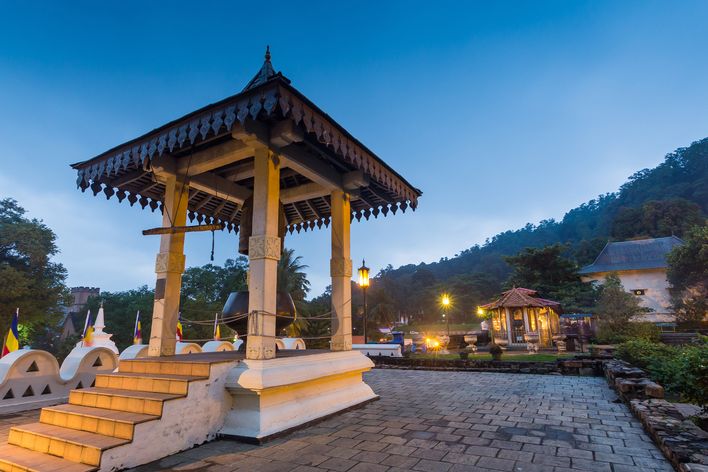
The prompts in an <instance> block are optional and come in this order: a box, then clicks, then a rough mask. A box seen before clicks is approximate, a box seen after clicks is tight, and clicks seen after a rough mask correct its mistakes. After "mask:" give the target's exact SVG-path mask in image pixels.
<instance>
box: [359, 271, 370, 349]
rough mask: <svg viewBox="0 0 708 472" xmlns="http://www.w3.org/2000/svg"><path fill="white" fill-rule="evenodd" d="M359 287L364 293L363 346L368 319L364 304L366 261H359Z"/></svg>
mask: <svg viewBox="0 0 708 472" xmlns="http://www.w3.org/2000/svg"><path fill="white" fill-rule="evenodd" d="M359 287H361V289H362V291H363V292H364V344H366V319H367V318H368V317H369V306H368V305H367V302H366V289H367V288H369V268H368V267H366V261H365V260H364V259H362V260H361V267H359Z"/></svg>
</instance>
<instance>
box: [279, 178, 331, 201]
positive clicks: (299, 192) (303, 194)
mask: <svg viewBox="0 0 708 472" xmlns="http://www.w3.org/2000/svg"><path fill="white" fill-rule="evenodd" d="M330 192H331V191H330V190H328V189H326V188H323V187H322V186H321V185H320V184H316V183H314V182H310V183H309V184H303V185H298V186H297V187H290V188H284V189H282V190H281V191H280V201H281V202H283V204H286V203H295V202H300V201H303V200H309V199H311V198H317V197H323V196H325V195H329V194H330Z"/></svg>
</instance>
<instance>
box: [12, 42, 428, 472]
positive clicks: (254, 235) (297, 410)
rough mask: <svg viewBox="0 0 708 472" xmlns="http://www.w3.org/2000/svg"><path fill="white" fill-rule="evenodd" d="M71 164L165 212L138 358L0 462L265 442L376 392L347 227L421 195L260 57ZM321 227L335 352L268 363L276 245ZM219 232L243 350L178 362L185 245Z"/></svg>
mask: <svg viewBox="0 0 708 472" xmlns="http://www.w3.org/2000/svg"><path fill="white" fill-rule="evenodd" d="M72 167H73V168H74V169H76V171H77V172H78V179H77V185H78V187H79V188H80V189H81V190H82V191H85V190H87V189H90V190H91V191H92V192H93V194H94V195H98V194H99V193H101V194H103V195H104V196H105V197H106V198H107V199H111V198H113V197H115V198H116V199H117V200H118V202H123V201H127V202H128V203H129V204H130V205H131V206H132V205H134V204H135V203H138V204H139V205H140V207H142V208H143V209H145V208H150V209H151V210H152V211H155V210H158V209H159V210H160V212H161V214H162V226H161V227H159V228H153V229H150V230H146V231H143V234H148V235H152V234H156V235H160V249H159V252H158V254H157V257H156V262H155V272H156V283H155V301H154V308H153V314H152V327H151V332H150V342H149V346H148V357H147V358H145V359H123V360H121V361H120V365H119V367H118V371H117V372H112V373H110V374H105V375H104V374H102V375H98V376H97V377H96V383H95V386H92V387H90V388H85V389H82V390H72V391H71V392H70V396H69V403H68V404H66V405H59V406H57V407H53V409H46V408H45V409H44V410H43V411H42V415H41V416H40V421H39V422H38V423H33V424H29V425H22V426H16V427H13V428H12V430H11V432H10V436H9V439H8V445H5V446H0V462H3V461H4V463H8V464H11V466H12V467H16V468H17V470H41V471H44V470H47V471H50V470H72V471H73V470H75V471H77V472H78V471H90V470H96V469H100V470H106V471H108V470H119V469H125V468H129V467H134V466H137V465H141V464H145V463H148V462H150V461H153V460H156V459H159V458H161V457H165V456H167V455H170V454H174V453H175V452H178V451H181V450H184V449H188V448H190V447H193V446H194V445H195V444H201V443H202V442H204V441H208V440H210V439H213V438H215V437H216V436H217V435H219V436H228V437H236V438H240V439H243V440H248V441H256V442H261V441H264V440H267V439H269V438H272V437H274V436H276V435H279V434H282V433H283V432H285V431H289V430H291V429H292V428H296V427H299V426H302V425H303V424H307V423H308V422H311V421H316V420H318V419H320V418H323V417H326V416H328V415H331V414H334V413H337V412H339V411H342V410H344V409H347V408H351V407H354V406H357V405H361V404H363V403H365V402H368V401H372V400H375V399H376V398H378V397H377V395H376V394H375V393H374V392H373V390H372V389H371V388H370V387H369V386H368V385H366V384H365V383H364V381H363V377H362V374H363V372H366V371H368V370H370V369H371V368H372V367H373V363H372V362H371V360H370V359H368V358H367V357H366V356H364V355H363V354H361V353H360V352H357V351H353V350H352V326H351V277H352V261H351V257H350V224H351V221H352V220H353V219H354V218H356V219H357V220H360V219H361V218H362V217H364V218H366V219H368V218H370V217H371V216H373V217H375V218H376V217H378V216H379V215H380V216H386V215H388V214H389V213H392V214H395V213H396V212H397V211H398V210H401V211H405V210H406V209H408V208H411V209H415V208H416V205H417V202H418V197H420V195H421V192H420V191H419V190H418V189H416V188H415V187H413V186H412V185H411V184H410V183H408V182H407V181H406V180H405V179H404V178H403V177H401V176H400V175H399V174H398V173H397V172H396V171H394V170H393V169H392V168H391V167H390V166H388V165H387V164H386V163H385V162H383V161H382V160H381V159H380V158H379V157H378V156H376V155H375V154H374V153H373V152H372V151H371V150H369V149H368V148H366V146H364V145H363V144H362V143H361V142H359V141H358V140H357V139H356V138H354V137H353V136H352V135H351V134H349V133H348V132H347V131H346V130H345V129H344V128H343V127H342V126H340V125H339V124H338V123H337V122H335V121H334V120H333V119H332V118H331V117H330V116H329V115H327V114H326V113H324V112H323V111H322V110H321V109H320V108H319V107H317V106H316V105H315V104H314V103H312V102H311V101H310V100H309V99H307V98H306V97H305V96H304V95H303V94H302V93H300V92H299V91H297V90H296V89H295V88H294V87H293V86H292V85H290V81H289V80H288V79H287V78H286V77H284V76H283V75H282V74H281V73H276V72H275V70H274V69H273V65H272V63H271V58H270V52H269V51H268V50H267V51H266V56H265V62H264V64H263V66H262V67H261V69H260V70H259V71H258V73H257V74H256V75H255V76H254V77H253V79H252V80H251V81H250V82H249V83H248V84H247V85H246V87H245V88H244V89H243V90H242V91H241V92H240V93H238V94H236V95H233V96H231V97H228V98H226V99H224V100H221V101H219V102H216V103H214V104H211V105H208V106H206V107H204V108H201V109H199V110H196V111H194V112H192V113H189V114H187V115H185V116H183V117H181V118H178V119H177V120H174V121H172V122H170V123H167V124H165V125H163V126H161V127H159V128H156V129H155V130H153V131H150V132H149V133H147V134H145V135H143V136H140V137H138V138H135V139H133V140H131V141H128V142H126V143H124V144H121V145H119V146H117V147H115V148H113V149H111V150H109V151H106V152H105V153H103V154H100V155H99V156H96V157H94V158H92V159H89V160H87V161H84V162H79V163H77V164H74V165H73V166H72ZM187 219H189V220H190V221H194V220H196V224H194V225H191V226H190V225H188V224H187ZM322 226H329V227H330V232H331V258H330V274H331V277H332V282H331V284H332V292H331V298H332V304H331V322H332V330H331V342H330V350H321V351H312V350H311V351H308V350H302V351H289V352H288V351H286V352H282V351H281V353H279V354H278V355H277V356H276V328H275V327H276V316H277V315H276V290H277V287H276V285H277V277H276V270H277V263H278V260H279V258H280V255H281V250H282V242H283V238H284V237H285V234H286V232H287V231H290V232H291V233H292V231H303V230H304V231H307V230H314V229H315V228H321V227H322ZM222 229H226V230H228V231H234V232H238V233H239V239H240V241H239V252H241V253H243V254H247V255H248V258H249V276H248V289H249V290H248V313H247V314H246V316H247V317H248V333H247V340H246V352H245V356H244V354H242V353H239V352H236V351H231V352H218V353H200V354H183V355H174V354H175V344H176V336H175V334H176V328H177V321H178V309H179V301H180V289H181V278H182V273H183V271H184V268H185V255H184V238H185V236H186V235H187V234H188V233H190V232H193V231H214V230H222ZM55 446H56V447H55ZM3 455H4V456H6V457H3ZM0 465H2V464H0ZM0 468H2V467H0ZM13 470H15V468H13Z"/></svg>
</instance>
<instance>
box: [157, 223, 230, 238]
mask: <svg viewBox="0 0 708 472" xmlns="http://www.w3.org/2000/svg"><path fill="white" fill-rule="evenodd" d="M222 229H224V225H220V224H215V225H198V226H170V227H167V228H151V229H146V230H143V236H154V235H157V234H180V233H196V232H199V231H221V230H222Z"/></svg>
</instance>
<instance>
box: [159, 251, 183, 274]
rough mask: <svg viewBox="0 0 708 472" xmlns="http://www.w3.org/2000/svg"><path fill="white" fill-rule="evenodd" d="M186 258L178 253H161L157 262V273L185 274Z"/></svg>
mask: <svg viewBox="0 0 708 472" xmlns="http://www.w3.org/2000/svg"><path fill="white" fill-rule="evenodd" d="M184 264H185V256H184V254H180V253H177V252H160V253H158V254H157V258H156V260H155V272H156V273H158V274H159V273H163V272H172V273H176V274H181V273H182V272H184Z"/></svg>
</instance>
